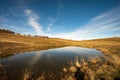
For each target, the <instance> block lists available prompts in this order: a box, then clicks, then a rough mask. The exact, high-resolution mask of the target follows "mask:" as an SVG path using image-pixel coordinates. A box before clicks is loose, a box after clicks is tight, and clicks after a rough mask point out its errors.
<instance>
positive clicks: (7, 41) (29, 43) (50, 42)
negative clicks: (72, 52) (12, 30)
mask: <svg viewBox="0 0 120 80" xmlns="http://www.w3.org/2000/svg"><path fill="white" fill-rule="evenodd" d="M73 43H74V41H72V40H64V39H57V38H39V37H31V36H23V35H19V34H9V33H0V56H6V55H11V54H15V53H20V52H26V51H33V50H43V49H49V48H56V47H64V46H71V45H73Z"/></svg>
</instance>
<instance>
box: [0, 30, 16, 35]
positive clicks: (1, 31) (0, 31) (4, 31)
mask: <svg viewBox="0 0 120 80" xmlns="http://www.w3.org/2000/svg"><path fill="white" fill-rule="evenodd" d="M0 33H11V34H14V33H15V32H13V31H11V30H7V29H0Z"/></svg>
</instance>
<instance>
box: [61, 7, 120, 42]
mask: <svg viewBox="0 0 120 80" xmlns="http://www.w3.org/2000/svg"><path fill="white" fill-rule="evenodd" d="M119 13H120V8H116V9H113V10H112V11H110V12H107V13H104V14H101V15H99V16H97V17H94V18H93V19H91V20H90V21H89V22H88V23H87V24H86V25H84V26H82V27H81V28H79V29H77V30H76V31H73V32H69V33H64V35H63V36H61V37H63V38H66V39H74V40H81V39H94V38H101V37H106V36H107V35H105V34H107V33H110V32H111V33H112V32H113V31H120V26H119V25H120V15H119ZM119 35H120V34H119ZM113 36H115V35H113Z"/></svg>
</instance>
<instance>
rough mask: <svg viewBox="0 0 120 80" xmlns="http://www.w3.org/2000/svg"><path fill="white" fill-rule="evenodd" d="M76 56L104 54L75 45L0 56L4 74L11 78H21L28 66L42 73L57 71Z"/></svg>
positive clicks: (11, 79)
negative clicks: (4, 56)
mask: <svg viewBox="0 0 120 80" xmlns="http://www.w3.org/2000/svg"><path fill="white" fill-rule="evenodd" d="M76 56H78V57H84V58H86V59H87V58H89V57H96V56H99V57H102V56H103V54H102V53H101V52H100V51H98V50H96V49H89V48H82V47H74V46H73V47H63V48H55V49H48V50H42V51H32V52H25V53H21V54H15V55H13V56H9V57H6V58H0V63H1V64H3V65H4V66H5V67H4V69H5V72H4V74H5V75H7V77H8V79H9V80H16V79H17V80H21V76H22V75H23V72H24V70H25V69H27V68H30V69H32V70H34V71H36V72H40V73H41V72H48V71H52V72H55V73H56V72H58V71H60V70H62V68H63V66H65V65H66V64H68V62H70V61H71V60H74V59H75V57H76ZM2 73H3V72H2ZM0 76H1V75H0Z"/></svg>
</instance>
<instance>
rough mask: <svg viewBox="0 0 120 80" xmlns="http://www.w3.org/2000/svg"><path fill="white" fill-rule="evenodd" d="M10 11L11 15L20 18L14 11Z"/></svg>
mask: <svg viewBox="0 0 120 80" xmlns="http://www.w3.org/2000/svg"><path fill="white" fill-rule="evenodd" d="M8 10H9V11H10V13H11V14H12V15H14V16H16V17H18V15H17V14H16V13H15V12H14V11H13V10H12V9H8Z"/></svg>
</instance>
